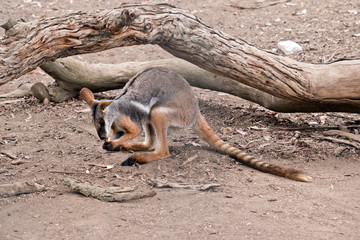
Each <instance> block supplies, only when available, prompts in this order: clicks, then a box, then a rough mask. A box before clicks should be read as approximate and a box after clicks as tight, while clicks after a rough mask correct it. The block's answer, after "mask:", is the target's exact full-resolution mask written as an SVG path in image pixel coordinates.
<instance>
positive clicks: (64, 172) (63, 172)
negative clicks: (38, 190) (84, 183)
mask: <svg viewBox="0 0 360 240" xmlns="http://www.w3.org/2000/svg"><path fill="white" fill-rule="evenodd" d="M49 173H61V174H68V175H70V174H86V175H91V174H90V173H86V172H69V171H57V170H49Z"/></svg>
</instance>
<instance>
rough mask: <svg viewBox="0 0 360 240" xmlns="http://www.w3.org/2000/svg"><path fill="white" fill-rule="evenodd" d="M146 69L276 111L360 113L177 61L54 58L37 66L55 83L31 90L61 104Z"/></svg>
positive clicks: (119, 83)
mask: <svg viewBox="0 0 360 240" xmlns="http://www.w3.org/2000/svg"><path fill="white" fill-rule="evenodd" d="M149 67H165V68H169V69H171V70H173V71H175V72H178V73H179V74H180V75H182V76H183V77H184V78H185V79H186V80H187V81H188V82H189V84H190V85H192V86H194V87H199V88H204V89H210V90H214V91H219V92H225V93H229V94H232V95H234V96H237V97H241V98H243V99H246V100H249V101H252V102H255V103H257V104H260V105H261V106H263V107H265V108H267V109H270V110H273V111H276V112H360V107H356V106H354V105H349V104H333V103H311V104H306V103H294V102H293V101H289V100H285V99H281V98H277V97H274V96H272V95H270V94H268V93H265V92H262V91H260V90H257V89H255V88H252V87H249V86H246V85H244V84H242V83H239V82H237V81H234V80H232V79H231V78H227V77H223V76H220V75H217V74H214V73H211V72H208V71H206V70H204V69H201V68H199V67H197V66H196V65H194V64H191V63H189V62H187V61H185V60H182V59H179V58H171V59H162V60H154V61H148V62H126V63H120V64H89V63H86V62H83V61H79V60H76V59H74V58H72V57H68V58H62V59H57V60H56V61H54V62H51V63H46V64H44V65H42V66H41V68H42V69H43V70H44V71H45V72H46V73H47V74H49V75H50V76H51V77H53V78H54V79H55V81H56V82H55V83H54V84H51V85H50V86H47V87H45V86H44V85H43V84H41V83H40V84H39V85H38V86H37V87H36V86H33V88H32V89H33V92H34V95H35V96H36V97H37V98H38V99H39V100H40V101H43V99H45V98H48V99H49V100H50V101H54V102H61V101H65V100H69V99H71V98H73V97H76V96H77V95H78V93H79V90H80V89H81V88H83V87H87V88H89V89H91V90H92V91H93V92H99V91H105V90H113V89H119V88H122V87H123V86H124V85H125V84H126V82H127V81H128V79H130V78H131V77H132V76H134V75H135V74H136V73H138V72H140V71H142V70H144V69H146V68H149ZM35 88H36V89H35Z"/></svg>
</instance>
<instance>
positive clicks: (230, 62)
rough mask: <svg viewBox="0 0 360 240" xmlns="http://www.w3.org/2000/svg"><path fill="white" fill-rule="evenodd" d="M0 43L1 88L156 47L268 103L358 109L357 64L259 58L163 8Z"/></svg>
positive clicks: (65, 23) (96, 17)
mask: <svg viewBox="0 0 360 240" xmlns="http://www.w3.org/2000/svg"><path fill="white" fill-rule="evenodd" d="M6 34H7V35H6V36H5V37H3V38H2V39H1V42H0V85H2V84H4V83H6V82H8V81H11V80H12V79H14V78H17V77H19V76H21V75H23V74H25V73H26V72H28V71H30V70H32V69H34V68H35V67H37V66H40V65H42V64H44V63H46V62H49V61H52V60H55V59H57V58H60V57H65V56H71V55H76V54H82V53H89V52H97V51H102V50H106V49H110V48H115V47H122V46H130V45H138V44H158V45H159V46H161V47H162V48H163V49H165V50H166V51H168V52H170V53H172V54H173V55H174V56H177V57H179V58H183V59H185V60H187V61H189V62H192V63H194V64H196V65H197V66H199V67H201V68H203V69H206V70H208V71H210V72H213V73H216V74H220V75H223V76H226V77H229V78H231V79H234V80H236V81H238V82H241V83H244V84H246V85H248V86H251V87H254V88H257V89H259V90H261V91H264V92H267V93H270V94H271V95H273V96H276V97H279V98H283V99H288V100H291V101H295V102H303V103H335V104H340V103H343V104H349V103H352V104H359V102H360V84H359V83H360V74H359V72H360V61H359V60H353V61H341V62H335V63H331V64H324V65H313V64H307V63H301V62H297V61H294V60H292V59H290V58H287V57H282V56H277V55H274V54H271V53H267V52H265V51H261V50H259V49H257V48H255V47H254V46H251V45H250V44H248V43H246V42H245V41H243V40H240V39H238V38H235V37H232V36H230V35H228V34H226V33H223V32H221V31H217V30H214V29H212V28H211V27H209V26H207V25H206V24H205V23H203V22H202V21H200V20H199V19H198V18H197V17H196V16H194V15H192V14H190V13H189V12H187V11H184V10H181V9H178V8H175V7H173V6H170V5H168V4H148V3H144V4H131V5H123V6H121V7H120V8H118V9H114V10H108V11H101V12H96V13H84V12H78V13H73V14H70V15H66V16H62V17H53V18H46V19H42V20H39V21H33V22H28V23H22V22H20V23H18V24H16V25H15V26H14V27H13V28H11V29H9V30H8V31H7V32H6Z"/></svg>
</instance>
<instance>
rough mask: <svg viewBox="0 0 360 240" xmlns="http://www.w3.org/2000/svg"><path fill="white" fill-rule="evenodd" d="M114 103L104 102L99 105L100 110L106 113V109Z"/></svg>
mask: <svg viewBox="0 0 360 240" xmlns="http://www.w3.org/2000/svg"><path fill="white" fill-rule="evenodd" d="M111 103H112V101H102V102H100V103H99V109H100V110H101V111H104V109H105V108H106V107H107V106H109V105H110V104H111Z"/></svg>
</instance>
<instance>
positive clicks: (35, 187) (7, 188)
mask: <svg viewBox="0 0 360 240" xmlns="http://www.w3.org/2000/svg"><path fill="white" fill-rule="evenodd" d="M45 190H46V188H45V186H44V185H40V184H38V183H32V182H15V183H10V184H2V185H0V197H3V198H5V197H11V196H16V195H20V194H26V193H34V192H42V191H45Z"/></svg>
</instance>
